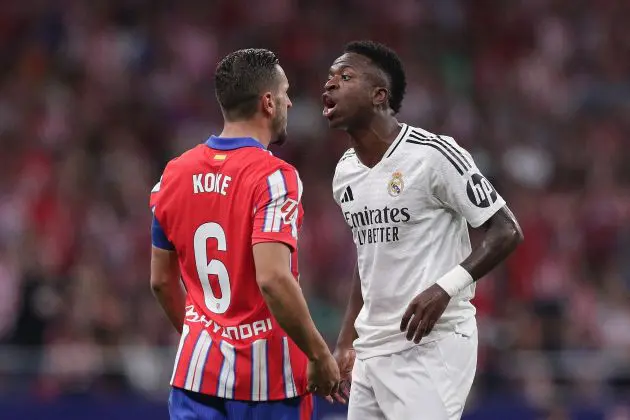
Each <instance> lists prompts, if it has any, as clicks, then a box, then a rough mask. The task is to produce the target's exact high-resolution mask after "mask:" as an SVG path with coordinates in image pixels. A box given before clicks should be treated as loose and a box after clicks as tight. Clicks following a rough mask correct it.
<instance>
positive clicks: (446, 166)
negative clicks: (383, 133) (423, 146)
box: [427, 136, 505, 228]
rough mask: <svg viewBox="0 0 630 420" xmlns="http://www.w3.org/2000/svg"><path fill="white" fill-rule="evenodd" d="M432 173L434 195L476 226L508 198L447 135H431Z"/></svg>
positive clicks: (482, 222)
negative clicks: (504, 198)
mask: <svg viewBox="0 0 630 420" xmlns="http://www.w3.org/2000/svg"><path fill="white" fill-rule="evenodd" d="M427 145H430V146H431V148H432V149H433V150H432V153H431V154H430V156H431V158H430V162H429V164H430V168H431V170H432V176H431V177H430V182H431V191H432V193H433V196H434V197H435V198H436V199H437V200H438V201H439V202H440V203H442V204H443V205H445V206H447V207H449V208H450V209H452V210H454V211H455V212H457V213H458V214H460V215H461V216H462V217H464V218H465V219H466V221H468V223H469V224H470V225H471V226H472V227H474V228H476V227H479V226H481V225H482V224H484V223H485V222H486V221H487V220H488V219H490V217H492V216H493V215H494V214H495V213H496V212H497V211H498V210H499V209H501V208H502V207H503V206H505V200H503V198H502V197H501V196H500V195H499V193H498V192H497V191H496V189H495V188H494V186H493V185H492V184H491V183H490V181H488V180H487V179H486V177H484V176H483V174H482V173H481V171H479V168H477V165H475V162H474V161H473V158H472V156H471V155H470V154H469V153H468V152H467V151H466V150H464V149H463V148H461V147H460V146H459V145H458V144H457V143H456V142H455V140H453V139H452V138H451V137H446V136H435V137H433V138H431V140H430V143H427Z"/></svg>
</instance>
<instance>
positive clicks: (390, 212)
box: [344, 206, 411, 245]
mask: <svg viewBox="0 0 630 420" xmlns="http://www.w3.org/2000/svg"><path fill="white" fill-rule="evenodd" d="M344 217H345V218H346V222H347V223H348V225H350V227H351V228H352V230H353V234H354V235H355V241H356V242H357V243H358V244H359V245H366V244H374V243H379V242H398V241H399V240H400V238H399V236H398V226H395V225H397V224H403V223H407V222H409V220H411V215H410V214H409V208H407V207H402V208H398V207H387V206H385V207H383V208H382V209H370V208H368V207H367V206H365V207H364V209H363V211H358V212H349V211H346V212H344ZM392 225H394V226H392Z"/></svg>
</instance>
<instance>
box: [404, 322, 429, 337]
mask: <svg viewBox="0 0 630 420" xmlns="http://www.w3.org/2000/svg"><path fill="white" fill-rule="evenodd" d="M428 323H429V320H428V319H427V318H426V317H425V318H424V319H423V320H422V321H420V325H418V329H417V330H416V331H415V334H414V336H413V342H414V343H416V344H418V343H420V340H422V337H424V336H425V335H427V332H426V331H427V324H428ZM407 337H409V333H407Z"/></svg>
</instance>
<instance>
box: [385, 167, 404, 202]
mask: <svg viewBox="0 0 630 420" xmlns="http://www.w3.org/2000/svg"><path fill="white" fill-rule="evenodd" d="M403 188H405V183H404V182H403V175H402V172H400V171H396V172H394V173H393V174H392V179H391V180H390V181H389V182H388V183H387V192H388V193H389V195H391V196H392V197H398V196H399V195H400V193H401V192H402V190H403Z"/></svg>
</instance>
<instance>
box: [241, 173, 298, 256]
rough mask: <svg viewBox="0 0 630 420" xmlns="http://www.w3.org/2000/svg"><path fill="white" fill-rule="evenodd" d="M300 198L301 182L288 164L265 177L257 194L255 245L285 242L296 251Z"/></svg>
mask: <svg viewBox="0 0 630 420" xmlns="http://www.w3.org/2000/svg"><path fill="white" fill-rule="evenodd" d="M301 199H302V181H301V180H300V177H299V175H298V173H297V171H296V170H295V169H293V168H291V167H289V166H288V165H287V166H283V167H281V168H279V169H277V170H276V171H274V172H272V173H271V174H270V175H268V176H266V177H265V178H263V179H262V180H261V181H260V182H259V184H258V185H257V186H256V188H255V192H254V223H253V231H252V245H255V244H257V243H262V242H282V243H284V244H286V245H288V246H289V248H291V250H292V251H293V250H296V249H297V236H298V228H299V219H300V217H301V212H302V204H301Z"/></svg>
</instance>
